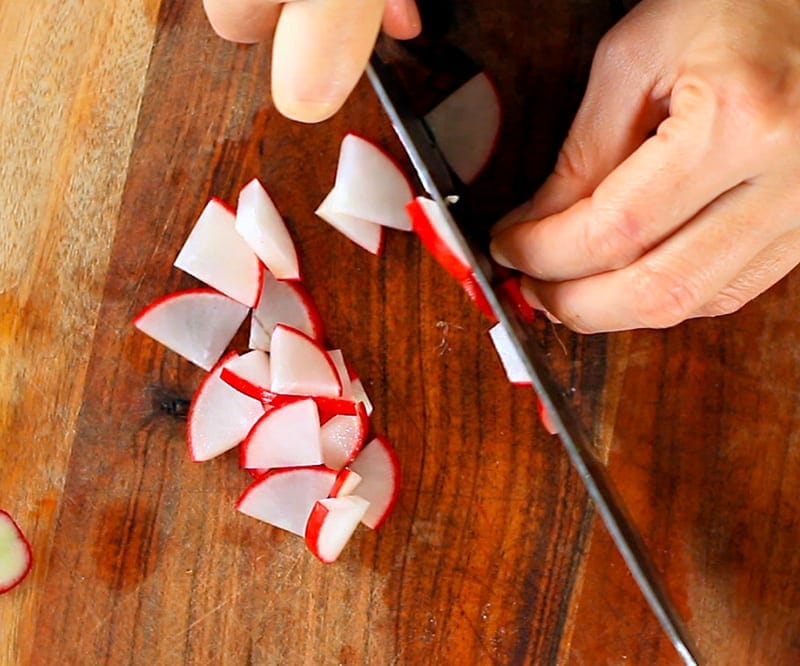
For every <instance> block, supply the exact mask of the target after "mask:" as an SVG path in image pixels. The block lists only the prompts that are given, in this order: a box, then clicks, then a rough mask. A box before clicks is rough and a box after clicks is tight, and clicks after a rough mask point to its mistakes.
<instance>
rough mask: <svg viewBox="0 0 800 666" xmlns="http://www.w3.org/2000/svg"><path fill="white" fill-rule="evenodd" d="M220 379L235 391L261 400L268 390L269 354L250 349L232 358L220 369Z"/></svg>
mask: <svg viewBox="0 0 800 666" xmlns="http://www.w3.org/2000/svg"><path fill="white" fill-rule="evenodd" d="M220 378H221V379H222V381H224V382H225V383H227V384H230V385H231V386H232V387H233V388H235V389H236V390H237V391H241V392H242V393H244V394H245V395H249V396H250V397H251V398H255V399H256V400H261V397H262V395H263V394H264V392H265V391H268V390H269V385H270V371H269V354H267V353H266V352H263V351H261V350H260V349H252V350H250V351H249V352H247V353H245V354H242V355H241V356H234V357H233V358H231V360H229V361H227V362H226V363H225V365H224V366H223V367H222V372H221V373H220Z"/></svg>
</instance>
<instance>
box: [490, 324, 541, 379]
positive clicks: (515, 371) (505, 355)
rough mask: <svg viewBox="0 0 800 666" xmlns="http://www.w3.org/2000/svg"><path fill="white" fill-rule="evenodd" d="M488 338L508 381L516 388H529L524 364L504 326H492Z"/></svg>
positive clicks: (528, 376) (528, 377)
mask: <svg viewBox="0 0 800 666" xmlns="http://www.w3.org/2000/svg"><path fill="white" fill-rule="evenodd" d="M489 337H490V338H491V340H492V343H493V344H494V348H495V350H496V351H497V355H498V356H499V357H500V363H502V365H503V370H505V373H506V377H507V378H508V381H510V382H511V383H512V384H516V385H518V386H530V385H531V377H530V375H529V374H528V370H527V369H526V368H525V363H524V362H523V360H522V358H521V357H520V355H519V354H518V353H517V349H516V347H514V345H513V344H512V343H511V338H510V337H509V335H508V331H507V330H506V328H505V326H503V325H502V324H501V323H499V322H498V323H497V324H495V325H494V326H492V327H491V328H490V329H489Z"/></svg>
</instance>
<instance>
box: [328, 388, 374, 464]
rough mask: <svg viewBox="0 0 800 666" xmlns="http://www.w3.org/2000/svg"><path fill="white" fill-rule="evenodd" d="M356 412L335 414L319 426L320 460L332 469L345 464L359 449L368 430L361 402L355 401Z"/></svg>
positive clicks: (365, 411)
mask: <svg viewBox="0 0 800 666" xmlns="http://www.w3.org/2000/svg"><path fill="white" fill-rule="evenodd" d="M356 410H357V412H356V414H353V415H350V414H337V415H335V416H332V417H331V418H330V419H328V420H327V421H326V422H325V423H324V425H323V426H322V427H321V428H320V442H321V448H322V462H324V463H325V464H326V465H327V466H328V467H331V468H333V469H341V468H342V467H344V466H345V465H347V464H348V463H349V462H350V461H352V460H353V458H355V457H356V454H357V453H358V452H359V451H360V450H361V447H362V446H363V445H364V442H365V441H366V438H367V432H368V430H369V418H368V417H367V410H366V408H365V407H364V404H363V403H360V402H359V403H356Z"/></svg>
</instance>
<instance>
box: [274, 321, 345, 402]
mask: <svg viewBox="0 0 800 666" xmlns="http://www.w3.org/2000/svg"><path fill="white" fill-rule="evenodd" d="M270 349H271V354H270V358H271V364H272V367H271V371H272V385H271V390H272V391H273V393H279V394H284V395H303V396H323V397H331V398H339V397H341V395H342V384H341V382H340V381H339V375H338V373H337V372H336V367H335V366H334V365H333V361H331V358H330V356H329V355H328V353H327V352H326V351H325V350H324V349H323V348H322V347H321V346H320V345H319V343H317V342H316V341H314V340H312V339H311V338H310V337H308V336H307V335H306V334H305V333H303V332H302V331H298V330H297V329H295V328H291V327H288V326H284V325H283V324H278V325H277V326H276V327H275V330H274V331H273V333H272V341H271V344H270Z"/></svg>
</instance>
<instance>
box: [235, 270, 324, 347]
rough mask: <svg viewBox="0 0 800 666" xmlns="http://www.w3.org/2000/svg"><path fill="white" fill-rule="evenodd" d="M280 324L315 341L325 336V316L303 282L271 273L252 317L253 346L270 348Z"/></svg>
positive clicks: (251, 337)
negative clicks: (272, 337) (276, 328)
mask: <svg viewBox="0 0 800 666" xmlns="http://www.w3.org/2000/svg"><path fill="white" fill-rule="evenodd" d="M278 324H285V325H286V326H291V327H292V328H296V329H298V330H300V331H303V333H305V334H306V335H308V336H310V337H312V338H314V339H315V340H322V339H323V337H324V335H325V331H324V326H323V324H322V317H321V316H320V314H319V310H317V306H316V305H315V304H314V299H313V298H311V294H309V293H308V291H307V290H306V289H305V287H303V285H302V284H300V283H299V282H286V281H283V280H278V279H276V278H275V277H274V276H273V275H272V274H270V273H269V272H267V273H266V274H265V275H264V287H263V289H262V291H261V298H259V300H258V303H257V305H256V307H255V309H254V310H253V316H252V318H251V324H250V348H251V349H261V350H263V351H270V344H271V341H270V338H271V336H272V332H273V330H275V326H277V325H278Z"/></svg>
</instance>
